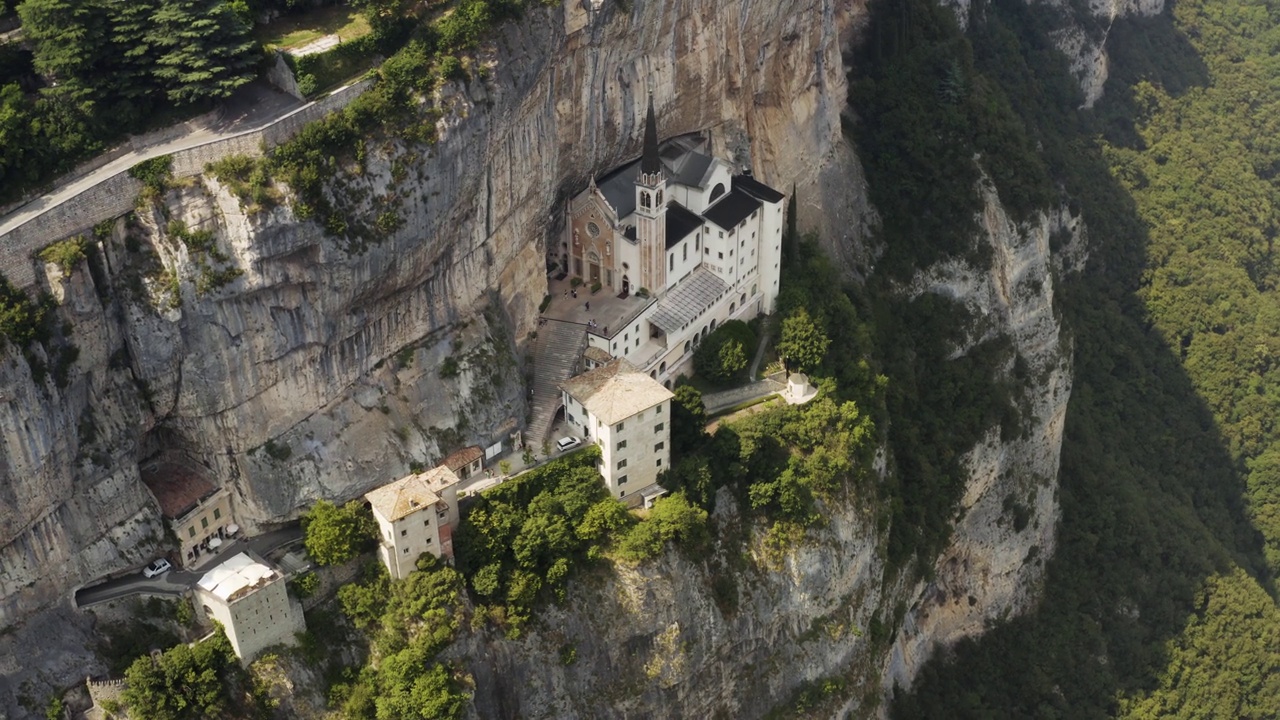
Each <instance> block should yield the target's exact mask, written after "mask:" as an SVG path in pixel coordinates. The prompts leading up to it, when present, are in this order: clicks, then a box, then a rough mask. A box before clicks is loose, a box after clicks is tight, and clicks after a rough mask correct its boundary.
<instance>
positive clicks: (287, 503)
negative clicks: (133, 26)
mask: <svg viewBox="0 0 1280 720" xmlns="http://www.w3.org/2000/svg"><path fill="white" fill-rule="evenodd" d="M861 13H862V6H861V5H860V4H858V3H855V2H851V1H850V0H788V1H786V2H775V1H773V0H770V1H768V2H765V1H764V0H696V1H695V2H675V1H674V0H643V1H640V0H638V1H637V2H634V3H633V4H630V5H628V9H624V8H623V6H622V5H619V4H616V3H612V2H608V3H605V4H603V5H602V6H601V7H599V8H598V9H597V8H594V7H593V6H592V5H591V4H590V3H578V2H566V4H565V5H564V6H563V7H560V8H552V9H542V10H538V11H534V12H532V13H530V14H529V15H528V16H526V17H525V18H524V19H522V20H521V21H520V22H519V23H509V24H508V25H506V26H504V27H503V28H501V29H500V30H499V33H498V36H497V38H496V39H495V41H494V42H493V44H492V45H491V46H490V48H489V50H488V51H487V53H486V55H485V56H484V57H483V58H482V60H483V61H484V64H485V65H486V67H487V71H486V72H485V73H483V74H482V77H483V79H474V80H472V81H470V82H469V83H466V84H460V85H451V86H449V87H446V88H445V89H443V90H442V91H441V92H440V95H439V97H438V98H437V100H438V104H439V105H440V106H441V107H442V109H443V110H444V116H443V118H442V119H441V120H440V121H439V124H438V129H439V141H438V142H437V143H436V144H435V145H434V146H432V147H430V148H422V147H418V148H408V147H403V146H401V145H398V144H397V143H376V144H371V145H370V147H369V148H368V153H367V156H366V159H365V162H364V165H363V167H362V168H361V169H360V172H359V173H355V172H348V173H345V174H342V177H339V178H335V182H334V184H333V187H332V188H331V189H332V191H333V193H334V195H335V197H338V196H341V197H343V198H354V199H353V200H350V201H349V205H350V207H351V210H352V211H353V212H360V211H361V210H362V205H361V203H366V204H367V202H368V200H367V199H368V198H384V199H385V198H387V197H388V196H394V197H395V198H398V199H397V200H396V201H395V203H394V206H395V208H396V213H397V215H398V218H399V220H400V221H401V223H402V224H401V226H400V228H399V230H397V231H396V232H394V233H392V234H391V235H390V237H388V238H387V239H385V240H383V241H381V242H378V243H374V244H370V245H368V246H366V247H362V248H358V249H357V248H351V247H348V246H346V245H344V244H343V243H339V242H335V241H334V240H333V239H331V238H330V237H328V236H326V234H325V233H324V232H323V230H322V229H321V228H320V227H318V226H317V225H316V224H315V223H313V222H307V221H301V220H299V219H298V218H297V217H295V215H294V214H293V211H292V210H291V208H290V206H289V204H288V203H287V202H286V203H285V204H284V205H283V206H282V207H278V208H275V209H272V210H268V211H265V212H261V213H255V214H252V215H247V214H246V213H245V211H244V210H242V208H241V205H240V203H239V202H238V201H237V200H236V199H235V198H234V197H232V196H231V195H230V194H229V192H228V191H227V190H226V189H225V188H223V187H221V186H220V185H219V184H218V183H217V182H216V181H215V180H213V179H211V178H203V179H202V180H201V181H200V182H197V183H195V184H193V185H189V186H186V187H181V188H177V189H174V190H171V191H169V192H168V193H167V194H165V195H164V196H163V197H161V198H159V199H158V200H157V201H155V202H152V203H150V204H147V205H145V206H144V207H142V209H140V210H139V211H138V213H137V219H136V220H134V221H132V222H130V223H125V222H124V221H123V220H121V221H118V222H117V223H116V226H115V228H114V230H113V232H112V233H110V237H106V238H103V239H100V240H98V241H97V242H96V245H97V246H98V253H97V254H98V257H97V258H96V259H95V260H94V262H93V263H91V264H92V266H93V268H94V272H92V273H91V272H90V271H89V270H90V268H89V266H87V265H85V264H81V265H80V266H79V267H78V268H76V269H75V270H74V271H72V272H71V273H70V276H69V277H66V278H64V277H62V274H61V272H60V271H59V270H58V269H57V268H54V267H52V266H50V267H49V268H47V273H48V276H49V277H48V283H47V285H48V287H49V288H50V289H51V290H52V291H53V293H54V295H55V296H57V297H58V298H60V302H61V304H60V307H59V311H58V312H59V314H60V319H62V320H65V321H68V322H70V324H71V325H70V327H71V340H72V341H74V343H75V344H76V345H77V346H78V347H79V348H80V356H79V358H78V360H77V361H76V362H75V363H74V365H73V366H72V367H71V369H70V374H69V382H68V383H67V384H66V386H65V387H62V388H59V387H57V386H56V385H55V384H54V383H53V382H51V380H50V379H48V378H44V379H41V380H37V379H35V378H33V376H32V372H31V370H30V369H29V367H28V363H27V362H25V361H24V360H23V359H22V358H21V357H20V356H19V355H18V354H17V353H16V352H14V350H13V349H12V348H10V349H8V350H5V351H4V352H5V353H6V356H5V358H4V362H3V364H2V365H0V373H3V378H2V382H3V387H4V389H5V393H6V399H7V400H8V402H7V403H5V404H4V405H3V406H0V427H3V428H4V429H5V436H4V442H5V447H4V461H5V462H4V464H3V466H0V487H3V488H4V492H5V493H7V494H8V498H9V501H7V502H5V503H3V504H0V627H3V626H7V625H9V624H11V623H13V622H15V621H17V620H19V619H20V618H22V617H24V616H27V615H29V614H30V613H31V612H33V611H36V610H38V609H39V608H41V607H44V606H47V605H49V604H51V603H54V602H57V601H59V600H62V599H64V598H65V597H66V594H67V592H68V591H69V590H70V589H71V588H73V587H75V586H77V585H79V584H82V583H84V582H87V581H89V580H92V579H94V578H97V577H100V576H101V575H103V574H106V573H108V572H111V571H114V570H119V569H123V568H126V567H128V566H130V565H135V566H136V565H137V564H139V563H141V562H142V561H144V560H145V559H147V557H148V556H150V555H151V554H153V553H154V552H156V551H157V548H158V547H160V546H161V540H162V538H163V533H164V531H163V528H162V524H161V522H160V520H159V518H158V513H157V508H156V506H155V504H154V502H153V501H152V500H151V499H150V498H149V495H148V493H147V491H146V489H145V488H144V486H143V485H142V484H141V483H140V482H139V474H138V467H137V462H138V460H139V459H141V458H143V457H146V456H147V455H149V454H151V453H153V452H155V451H157V450H169V451H179V452H182V453H185V454H186V455H187V456H189V457H190V458H192V459H193V460H195V461H196V462H198V463H200V464H202V465H204V466H205V467H206V468H207V469H208V472H209V475H210V476H211V477H212V478H213V479H214V481H215V482H216V483H218V484H222V485H225V486H228V487H230V488H231V489H232V497H233V504H234V509H235V512H236V514H237V519H238V520H239V521H240V524H241V525H243V526H245V527H246V528H247V529H249V530H253V529H256V528H258V527H259V526H261V525H262V524H264V523H270V522H274V521H279V520H282V519H286V518H289V517H291V516H296V514H297V512H298V510H299V508H301V507H304V506H306V505H308V504H310V503H311V502H313V501H314V500H315V499H317V498H321V497H327V498H336V499H341V498H348V497H352V496H355V495H357V494H358V493H360V492H363V491H365V490H367V489H369V488H370V487H372V486H374V485H377V484H380V483H383V482H386V481H387V480H389V479H393V478H394V477H396V476H397V475H399V474H401V473H403V472H405V471H406V470H407V468H408V465H409V463H410V462H413V461H417V462H426V463H430V462H433V461H435V460H437V459H438V458H439V457H440V456H441V454H443V452H445V451H446V450H447V449H450V448H451V447H453V446H456V445H458V444H460V443H465V442H489V441H493V440H496V439H498V438H499V436H500V435H502V434H503V431H504V430H505V429H507V428H508V427H509V425H510V422H511V421H514V422H515V423H517V424H522V423H523V420H524V414H525V396H524V392H525V391H524V389H523V383H522V382H521V379H522V371H523V368H522V365H523V357H522V349H523V345H524V342H525V340H526V338H527V335H528V332H529V331H531V330H533V329H534V328H535V327H536V325H535V319H536V309H537V306H538V303H539V301H540V300H541V299H542V297H543V294H544V292H545V275H544V257H545V253H546V243H547V242H548V241H551V242H555V241H557V240H555V239H554V238H556V237H558V236H557V235H556V234H555V233H556V230H557V228H556V227H555V222H556V220H555V218H556V214H557V211H558V209H559V207H560V203H561V202H562V200H563V198H564V197H565V196H566V194H567V193H568V192H569V191H571V190H573V189H576V188H577V187H580V186H582V185H584V184H585V183H586V181H587V179H588V177H589V176H590V174H591V173H593V172H597V171H599V170H601V169H602V168H605V167H608V166H609V165H610V164H612V163H614V162H616V161H619V160H621V159H623V158H625V157H627V156H628V155H629V154H631V153H634V152H636V151H637V149H638V142H639V135H640V133H639V129H640V124H641V121H642V118H643V111H644V106H645V99H646V97H647V96H648V94H649V93H650V92H652V94H653V100H654V104H655V106H656V107H657V109H658V112H659V117H660V118H661V125H662V133H663V135H664V136H665V135H674V134H678V133H683V132H690V131H695V130H710V131H711V132H712V133H713V135H714V137H715V138H716V142H717V144H718V145H719V146H720V147H721V148H722V149H723V150H724V151H725V152H728V153H730V154H731V155H734V156H736V157H737V158H738V159H740V160H741V161H743V162H744V163H749V164H750V165H752V166H753V167H754V168H755V169H756V170H757V172H758V174H760V175H762V176H763V177H764V179H766V180H767V181H769V182H772V183H774V184H777V185H778V186H780V187H789V186H790V185H791V184H792V183H793V182H798V183H801V184H802V185H803V184H804V183H806V182H813V181H815V180H816V178H817V172H818V168H820V167H822V166H823V164H824V162H825V161H826V159H827V158H828V157H830V156H831V155H832V154H833V153H835V152H836V150H837V148H838V147H839V145H840V142H839V141H840V135H839V112H840V110H841V109H842V108H843V106H844V103H845V96H846V90H845V80H844V69H843V65H842V62H841V47H842V43H843V42H844V41H846V40H847V39H848V36H849V33H850V32H851V28H852V26H853V24H854V22H855V21H856V20H857V19H858V18H859V17H860V16H861ZM174 222H178V223H181V224H182V227H184V228H185V232H186V233H188V235H189V234H190V233H202V232H206V231H207V232H208V233H211V237H212V247H211V248H204V249H199V248H193V247H192V244H191V243H190V242H189V238H187V239H184V236H183V233H182V231H180V229H179V231H175V228H174V226H173V225H172V224H173V223H174ZM223 256H225V257H226V258H227V260H226V261H225V262H224V261H222V260H219V259H218V258H220V257H223ZM144 267H149V268H150V270H149V271H146V272H144V271H143V269H142V268H144ZM235 270H238V271H239V272H240V273H241V274H240V275H239V276H238V277H230V275H227V274H225V271H235ZM218 273H224V274H223V275H221V277H220V278H219V275H218ZM228 278H230V281H229V282H226V284H222V282H221V281H226V280H227V279H228ZM446 358H453V360H454V361H455V362H456V363H457V365H458V367H459V369H460V372H459V373H458V374H457V375H456V376H454V377H449V378H442V377H441V376H440V372H439V368H440V367H441V366H442V365H443V364H444V361H445V360H446Z"/></svg>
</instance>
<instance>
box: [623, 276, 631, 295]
mask: <svg viewBox="0 0 1280 720" xmlns="http://www.w3.org/2000/svg"><path fill="white" fill-rule="evenodd" d="M630 292H631V278H629V277H627V276H626V275H623V276H622V294H623V295H627V294H629V293H630Z"/></svg>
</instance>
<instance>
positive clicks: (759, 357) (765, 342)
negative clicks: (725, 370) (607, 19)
mask: <svg viewBox="0 0 1280 720" xmlns="http://www.w3.org/2000/svg"><path fill="white" fill-rule="evenodd" d="M761 317H763V318H764V319H763V320H762V321H761V322H760V329H761V331H762V332H761V333H760V344H759V345H757V346H756V356H755V357H754V358H752V359H751V370H750V372H748V373H747V377H749V378H751V379H752V380H756V379H758V378H759V375H757V374H756V373H758V372H760V363H761V362H764V349H765V348H766V347H768V346H769V330H770V328H771V326H772V325H771V321H772V320H773V318H771V317H769V316H768V315H763V316H761Z"/></svg>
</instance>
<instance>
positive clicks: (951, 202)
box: [850, 0, 1280, 718]
mask: <svg viewBox="0 0 1280 720" xmlns="http://www.w3.org/2000/svg"><path fill="white" fill-rule="evenodd" d="M1064 12H1066V11H1064ZM1277 13H1280V5H1278V4H1276V3H1274V2H1266V1H1265V0H1244V1H1233V2H1209V1H1207V0H1180V2H1178V3H1177V4H1176V5H1174V6H1173V8H1172V9H1171V12H1167V13H1166V14H1164V15H1162V16H1160V17H1156V18H1151V19H1143V20H1122V21H1117V22H1116V24H1115V25H1114V27H1112V28H1111V34H1110V38H1109V41H1108V47H1109V48H1112V49H1113V52H1112V68H1111V77H1110V81H1109V82H1108V85H1107V88H1106V97H1105V98H1104V100H1103V101H1102V103H1101V104H1100V105H1099V107H1098V108H1097V109H1096V110H1093V111H1081V110H1079V109H1078V108H1079V106H1080V104H1081V98H1080V97H1079V93H1078V91H1077V90H1076V89H1075V87H1074V84H1073V82H1072V80H1071V78H1070V76H1069V75H1068V72H1067V66H1066V62H1065V58H1063V57H1062V56H1061V55H1060V54H1059V53H1058V52H1057V51H1056V50H1055V49H1054V48H1053V46H1052V44H1051V43H1050V42H1049V41H1048V35H1047V33H1048V32H1049V31H1050V30H1052V29H1053V28H1054V27H1056V26H1058V24H1060V23H1061V22H1063V21H1064V20H1065V19H1066V18H1063V17H1055V16H1054V12H1053V11H1051V10H1050V8H1049V7H1047V6H1036V8H1035V9H1034V10H1032V9H1029V8H1028V7H1027V6H1026V4H1025V3H1023V2H1020V1H1019V0H992V1H991V2H974V3H973V6H972V8H971V15H970V18H969V28H968V31H967V33H963V34H962V33H961V31H960V30H959V29H958V27H957V25H956V23H955V22H954V20H953V19H952V18H951V17H950V16H949V12H948V11H940V10H939V9H937V8H936V7H934V6H933V5H932V4H931V3H928V2H924V1H917V0H880V2H878V3H876V4H875V5H873V20H872V24H871V27H870V28H869V30H868V38H869V41H868V43H867V44H866V46H865V48H864V55H863V57H862V58H861V59H862V62H861V63H859V64H858V70H857V71H856V74H855V76H854V77H853V78H852V80H853V83H852V87H853V90H852V101H853V102H854V106H855V108H856V110H857V112H858V115H859V118H860V123H858V124H857V125H855V126H854V127H852V128H851V129H850V130H851V135H852V136H853V138H854V140H855V142H856V143H857V145H858V147H859V151H860V154H861V155H862V157H863V160H864V163H865V164H866V167H867V174H868V180H869V185H870V188H871V191H872V194H873V200H874V201H875V202H876V204H877V207H879V208H880V210H881V211H882V212H883V213H884V215H885V220H884V226H883V229H882V240H883V241H884V242H885V243H886V244H887V249H886V262H885V263H884V264H883V265H882V269H883V270H884V272H885V274H887V275H890V276H891V275H893V274H894V273H902V272H909V271H910V269H911V268H912V267H913V266H919V264H920V263H923V262H927V261H929V260H932V259H934V258H936V257H939V256H941V255H964V254H966V253H970V252H972V250H971V249H970V248H969V247H968V246H966V245H965V243H964V239H963V237H962V235H961V234H959V233H948V232H945V231H946V229H947V227H949V226H950V224H952V223H954V224H955V225H958V226H960V227H962V228H963V227H964V226H965V224H966V223H968V222H969V219H968V217H969V213H971V211H972V208H973V203H974V202H975V199H974V197H973V196H972V195H971V194H970V193H969V192H967V191H966V187H971V183H972V177H973V173H974V172H975V170H973V169H970V166H971V165H972V164H971V163H970V162H969V160H968V159H969V158H971V157H973V153H971V152H968V151H971V150H977V151H979V153H980V157H981V159H980V163H981V164H982V165H983V169H985V170H986V171H987V172H988V173H989V174H990V175H991V177H992V178H993V180H994V181H995V184H996V186H997V188H998V190H999V191H1000V194H1001V197H1002V199H1004V200H1005V201H1006V202H1008V203H1009V204H1010V206H1011V211H1012V212H1014V213H1015V214H1024V216H1025V214H1026V213H1031V212H1035V211H1036V210H1038V209H1044V208H1047V207H1049V206H1050V204H1051V203H1062V204H1066V205H1067V206H1069V207H1070V208H1072V209H1073V211H1075V212H1080V213H1082V215H1083V218H1084V221H1085V223H1086V226H1087V228H1088V239H1089V252H1090V257H1089V261H1088V266H1087V268H1086V269H1085V270H1084V272H1083V273H1081V274H1079V275H1077V276H1072V277H1069V278H1060V279H1059V299H1060V302H1061V309H1062V312H1063V319H1064V324H1065V326H1066V327H1067V328H1068V330H1069V331H1070V332H1071V334H1072V336H1073V338H1074V345H1075V360H1074V363H1075V387H1074V390H1073V395H1072V399H1071V404H1070V406H1069V409H1068V417H1067V428H1066V437H1065V440H1064V447H1063V458H1062V471H1061V478H1060V482H1061V490H1060V498H1061V503H1062V521H1061V526H1060V529H1059V547H1058V551H1057V554H1056V556H1055V557H1054V559H1053V560H1052V562H1051V563H1050V565H1049V573H1048V579H1047V581H1046V583H1045V586H1044V589H1043V595H1044V597H1043V600H1042V602H1041V605H1040V606H1039V608H1038V610H1037V611H1036V612H1034V613H1032V614H1030V615H1029V616H1026V617H1023V618H1018V619H1015V620H1012V621H1010V622H1008V623H1005V624H1002V625H1000V626H998V627H996V628H994V629H993V630H991V631H990V632H988V633H987V634H986V635H985V636H984V637H982V639H980V640H978V641H965V642H962V643H961V644H960V645H959V646H958V647H956V648H955V649H954V650H953V651H951V652H948V653H944V654H943V655H942V656H941V657H938V658H936V659H935V660H934V661H932V662H930V663H929V664H928V665H927V666H926V668H925V669H924V671H923V672H922V674H921V676H920V677H919V678H918V680H917V682H916V684H915V686H914V687H913V688H912V689H911V691H910V692H902V691H900V692H899V693H897V699H896V701H895V702H894V703H893V707H892V712H893V714H894V716H895V717H899V718H917V717H973V718H978V717H981V718H1001V717H1007V718H1025V717H1037V718H1092V717H1110V716H1123V717H1132V718H1156V717H1188V718H1190V717H1232V718H1263V717H1274V716H1275V714H1276V712H1277V709H1280V611H1277V608H1276V604H1275V597H1274V594H1275V588H1274V584H1273V577H1274V575H1275V572H1276V570H1277V569H1280V562H1278V561H1280V551H1278V550H1280V512H1278V508H1280V505H1277V503H1278V502H1280V462H1278V460H1280V456H1277V455H1276V450H1275V447H1276V441H1277V433H1278V432H1280V428H1278V427H1277V423H1276V413H1277V412H1278V411H1280V410H1278V408H1280V405H1278V404H1277V397H1276V393H1277V389H1276V388H1277V384H1276V381H1277V377H1276V373H1277V372H1280V370H1278V369H1277V363H1276V360H1275V354H1276V351H1277V342H1280V341H1278V340H1277V337H1280V335H1278V333H1277V321H1280V307H1278V306H1277V300H1276V294H1275V284H1276V281H1277V278H1278V277H1280V276H1278V275H1277V268H1276V265H1275V257H1274V248H1273V239H1274V236H1275V232H1276V225H1275V223H1276V219H1275V208H1276V207H1277V206H1278V205H1280V203H1278V200H1280V197H1278V196H1277V193H1278V192H1280V185H1278V184H1277V168H1280V144H1277V142H1276V138H1277V137H1280V135H1278V134H1277V132H1276V131H1277V128H1276V126H1275V125H1276V117H1277V112H1276V111H1277V109H1278V108H1280V83H1278V82H1277V78H1280V72H1278V70H1280V67H1277V62H1278V61H1277V58H1276V57H1275V55H1274V48H1275V47H1277V44H1278V43H1280V23H1277V19H1278V18H1277ZM913 78H914V82H912V81H911V79H913ZM970 108H977V111H976V112H981V113H984V114H985V116H984V115H978V114H975V112H974V111H971V110H969V109H970ZM1006 108H1007V109H1008V110H1009V111H1010V112H1009V113H1006V112H1005V111H1004V110H1005V109H1006ZM901 113H910V114H911V116H912V117H913V118H914V119H915V122H913V123H902V122H895V118H901V117H904V115H902V114H901ZM978 122H987V123H992V122H995V123H1000V124H1001V125H1002V126H1003V127H1004V128H1005V130H1006V131H1007V132H1006V133H1005V134H1004V136H1003V138H1002V137H999V136H997V137H992V135H993V133H991V132H990V131H989V130H984V129H983V128H980V127H978V126H977V125H976V123H978ZM922 127H923V128H929V129H930V130H929V132H924V131H923V130H921V128H922ZM934 128H941V129H942V132H941V133H935V132H934V131H933V129H934ZM1028 140H1029V141H1030V143H1028V142H1027V141H1028ZM993 143H1003V147H997V146H995V145H994V144H993ZM952 145H954V146H955V147H954V148H953V149H951V147H950V146H952ZM1032 148H1034V151H1033V150H1032ZM983 151H985V152H983ZM956 180H963V181H968V182H969V183H970V184H969V185H968V186H966V184H965V183H963V182H961V183H956V182H955V181H956ZM922 202H928V203H929V205H928V206H929V207H931V208H933V211H932V212H930V213H914V212H911V210H912V208H914V207H920V206H921V205H920V203H922ZM930 231H935V232H930ZM873 282H874V281H873ZM890 375H891V378H890V379H891V382H892V380H893V378H892V373H890ZM912 494H913V493H910V492H908V494H907V495H908V498H909V496H910V495H912Z"/></svg>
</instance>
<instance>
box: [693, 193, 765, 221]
mask: <svg viewBox="0 0 1280 720" xmlns="http://www.w3.org/2000/svg"><path fill="white" fill-rule="evenodd" d="M760 204H761V203H760V201H759V200H757V199H755V198H754V197H752V196H751V195H748V194H747V193H745V192H743V191H742V190H741V189H739V188H738V187H737V186H736V185H735V187H734V188H733V189H732V190H730V191H729V193H728V194H727V195H725V196H724V197H722V198H720V200H719V201H718V202H716V204H715V205H712V206H711V207H709V208H707V211H706V212H704V213H702V216H703V217H705V218H706V219H708V220H710V221H711V222H713V223H715V224H716V225H719V226H720V227H722V228H724V229H725V230H732V229H734V228H736V227H738V223H740V222H742V221H743V220H746V219H747V217H748V216H750V215H751V213H753V212H755V211H756V210H759V209H760Z"/></svg>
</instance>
